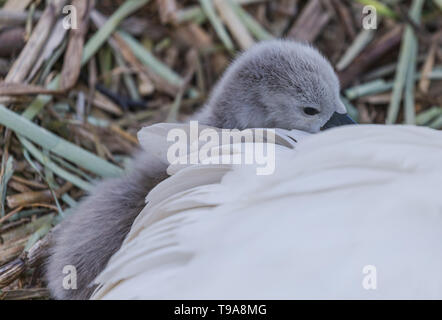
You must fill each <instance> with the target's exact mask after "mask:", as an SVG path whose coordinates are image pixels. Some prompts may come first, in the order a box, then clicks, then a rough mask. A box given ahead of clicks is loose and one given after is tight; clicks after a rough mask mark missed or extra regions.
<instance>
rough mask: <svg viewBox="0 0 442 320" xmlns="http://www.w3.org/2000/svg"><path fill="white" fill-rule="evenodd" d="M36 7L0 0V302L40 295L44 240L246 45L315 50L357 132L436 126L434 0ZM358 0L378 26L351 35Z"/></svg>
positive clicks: (59, 3) (131, 1) (439, 48)
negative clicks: (373, 127)
mask: <svg viewBox="0 0 442 320" xmlns="http://www.w3.org/2000/svg"><path fill="white" fill-rule="evenodd" d="M46 3H47V1H37V0H0V157H1V159H2V162H1V168H0V289H1V290H2V291H0V299H1V298H5V299H42V298H47V297H48V295H47V292H46V290H45V289H44V283H42V280H41V277H40V273H39V268H38V266H39V264H40V262H39V261H38V259H36V257H38V256H39V252H41V250H43V249H44V247H45V241H47V238H45V236H46V235H47V234H48V232H49V231H50V230H51V229H52V228H53V227H54V226H55V225H57V223H58V222H60V221H61V220H62V219H63V218H64V217H66V216H67V215H68V214H69V213H70V212H71V211H72V208H75V206H76V204H77V202H78V201H79V200H80V198H81V197H82V196H83V195H84V194H85V193H86V192H87V191H88V190H90V188H91V187H92V186H93V184H94V181H95V180H97V179H101V178H104V177H111V176H118V175H120V174H121V173H122V172H123V168H124V167H125V164H126V163H127V161H128V159H129V155H130V154H131V153H132V152H133V151H134V150H135V149H136V147H137V138H136V133H137V131H138V130H139V129H140V128H142V127H143V126H146V125H149V124H152V123H155V122H162V121H179V120H184V119H185V118H186V117H187V116H188V115H189V114H192V113H193V112H194V110H196V109H197V108H198V107H199V106H201V104H202V103H203V102H204V100H205V98H206V97H207V95H208V93H209V92H210V89H211V87H212V86H213V85H214V83H215V81H216V79H217V78H218V77H219V75H220V74H221V73H222V71H223V70H224V69H225V68H226V66H227V65H228V63H229V61H230V60H231V59H232V57H234V55H235V53H236V52H238V51H239V50H244V49H247V48H248V47H250V46H251V45H252V44H253V43H254V42H257V41H261V40H265V39H269V38H272V37H277V38H278V37H288V38H293V39H298V40H302V41H308V42H311V43H313V44H315V45H316V46H317V47H319V48H320V49H321V51H322V52H323V53H324V54H325V55H326V56H327V57H328V58H329V59H330V61H331V62H332V63H333V64H334V65H335V66H336V69H337V71H338V73H339V76H340V79H341V83H342V86H343V90H342V95H343V100H344V101H345V103H346V105H347V107H348V111H349V113H350V114H351V116H352V117H353V118H355V119H356V120H358V121H359V122H361V123H409V124H418V125H427V126H430V127H433V128H437V129H441V128H442V96H441V93H442V83H441V81H440V80H441V79H442V67H441V65H442V19H441V16H442V11H441V10H442V2H441V1H440V0H426V1H425V0H412V1H405V0H404V1H400V0H389V1H387V0H385V1H375V0H359V1H350V0H347V1H341V0H310V1H301V0H276V1H266V0H222V1H219V0H199V1H198V0H185V1H176V0H156V1H155V0H150V1H149V0H127V1H122V0H121V1H119V0H114V1H111V0H106V1H103V0H100V1H86V0H74V1H72V2H68V1H65V0H52V1H51V2H50V5H48V6H46ZM68 3H69V4H71V3H72V4H73V5H74V6H75V7H76V8H77V13H78V19H77V20H78V28H77V29H75V30H66V29H64V28H63V24H62V18H63V15H62V13H61V9H62V8H63V6H64V5H66V4H68ZM368 4H370V5H373V6H375V7H376V8H377V12H378V22H379V27H378V29H377V30H364V29H362V23H361V21H362V6H363V5H368ZM79 236H81V235H79ZM42 238H43V239H44V241H39V240H40V239H42ZM1 266H3V267H1Z"/></svg>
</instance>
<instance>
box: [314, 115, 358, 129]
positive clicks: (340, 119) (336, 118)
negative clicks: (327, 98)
mask: <svg viewBox="0 0 442 320" xmlns="http://www.w3.org/2000/svg"><path fill="white" fill-rule="evenodd" d="M347 124H356V122H354V121H353V119H352V118H350V117H349V116H348V114H341V113H337V112H335V113H333V115H332V117H331V118H330V120H328V122H327V123H326V124H324V126H323V127H322V128H321V130H327V129H330V128H333V127H340V126H345V125H347Z"/></svg>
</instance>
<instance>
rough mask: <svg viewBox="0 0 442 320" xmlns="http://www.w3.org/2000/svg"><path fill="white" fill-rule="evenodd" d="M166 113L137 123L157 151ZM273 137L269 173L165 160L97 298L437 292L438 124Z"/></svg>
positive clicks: (440, 259)
mask: <svg viewBox="0 0 442 320" xmlns="http://www.w3.org/2000/svg"><path fill="white" fill-rule="evenodd" d="M170 126H171V125H156V126H153V127H150V128H145V129H143V130H142V131H141V132H140V134H139V138H140V141H141V143H142V145H143V147H144V148H148V149H150V150H153V152H154V153H155V154H156V155H157V156H158V157H159V158H161V159H163V161H165V159H164V157H165V154H166V150H165V148H167V147H168V146H169V145H167V144H166V143H162V142H161V140H157V139H160V138H162V139H163V141H164V140H165V136H166V133H167V132H168V130H169V129H170ZM178 127H181V128H182V127H183V125H179V126H178ZM278 137H279V138H278V140H277V142H276V143H277V144H278V146H277V148H276V161H277V162H276V167H275V168H276V170H275V172H274V174H271V175H261V176H258V175H256V171H255V167H254V166H253V165H252V166H250V165H248V166H246V165H244V166H228V165H188V166H170V167H169V173H171V174H173V175H172V176H171V177H170V178H168V179H166V180H165V181H163V182H162V183H160V184H159V185H158V186H156V187H155V188H154V189H153V190H152V191H151V192H150V194H149V196H148V200H149V204H148V205H147V206H146V207H145V209H144V210H143V211H142V212H141V214H140V215H139V216H138V217H137V219H136V220H135V222H134V224H133V226H132V229H131V231H130V232H129V234H128V236H127V237H126V239H125V241H124V243H123V245H122V247H121V249H120V250H119V251H118V252H117V253H116V254H115V255H114V256H113V257H112V258H111V260H110V261H109V264H108V265H107V267H106V268H105V270H104V271H103V272H102V273H101V274H100V275H99V276H98V278H97V279H96V283H98V284H100V286H99V288H98V289H97V290H96V291H95V293H94V295H93V297H92V298H94V299H311V298H313V299H391V298H394V299H396V298H399V299H421V298H422V299H423V298H430V299H433V298H438V299H440V298H442V272H441V270H442V241H441V239H442V197H441V196H440V190H441V186H442V133H441V132H439V131H435V130H431V129H427V128H419V127H411V126H375V125H367V126H346V127H340V128H336V129H332V130H329V131H325V132H321V133H319V134H314V135H308V134H305V133H302V132H299V131H283V130H281V131H278ZM154 138H155V139H154ZM293 139H294V140H296V141H298V143H295V142H294V140H293ZM153 141H158V142H157V143H153ZM292 147H294V149H292ZM364 272H365V273H364Z"/></svg>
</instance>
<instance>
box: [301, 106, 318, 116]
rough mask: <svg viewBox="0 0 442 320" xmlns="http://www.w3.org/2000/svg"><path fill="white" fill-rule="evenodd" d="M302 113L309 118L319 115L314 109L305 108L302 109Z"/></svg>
mask: <svg viewBox="0 0 442 320" xmlns="http://www.w3.org/2000/svg"><path fill="white" fill-rule="evenodd" d="M304 113H305V114H306V115H309V116H314V115H315V114H318V113H319V110H318V109H316V108H311V107H306V108H304Z"/></svg>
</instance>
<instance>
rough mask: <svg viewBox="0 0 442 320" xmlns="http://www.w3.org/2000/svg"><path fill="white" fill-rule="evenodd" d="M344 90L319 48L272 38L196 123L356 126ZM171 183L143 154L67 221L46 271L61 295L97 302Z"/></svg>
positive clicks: (237, 66) (241, 61) (230, 77)
mask: <svg viewBox="0 0 442 320" xmlns="http://www.w3.org/2000/svg"><path fill="white" fill-rule="evenodd" d="M339 91H340V89H339V81H338V78H337V76H336V74H335V72H334V71H333V68H332V66H331V65H330V63H329V62H328V61H327V60H326V59H325V58H324V57H323V56H322V55H321V54H320V53H319V52H318V51H317V50H316V49H314V48H312V47H311V46H309V45H305V44H301V43H296V42H293V41H287V40H270V41H265V42H261V43H259V44H257V45H255V46H253V47H252V48H251V49H249V50H248V51H246V52H244V53H243V54H241V55H240V56H239V57H238V58H237V59H236V60H235V61H234V62H233V63H232V64H231V66H230V67H229V68H228V69H227V71H226V72H225V73H224V75H223V77H222V78H221V79H220V81H219V82H218V84H217V85H216V86H215V88H214V90H213V91H212V94H211V96H210V98H209V99H208V102H207V103H206V105H205V106H204V107H203V108H202V109H201V111H200V112H198V113H197V114H196V115H195V117H194V119H196V120H199V122H200V123H201V124H206V125H210V126H214V127H219V128H229V129H233V128H236V129H245V128H284V129H298V130H303V131H306V132H310V133H315V132H318V131H319V130H320V128H321V127H324V126H326V127H327V126H328V127H330V126H333V125H340V124H344V123H349V122H348V121H345V120H344V121H342V119H337V118H339V117H340V114H342V117H345V115H344V114H345V112H346V111H345V107H344V105H343V104H342V102H341V100H340V97H339ZM332 115H333V117H332ZM329 120H330V121H329ZM336 120H338V121H337V122H336ZM327 122H328V123H327ZM326 123H327V125H326ZM333 123H335V124H333ZM165 178H167V174H166V167H165V165H164V164H162V163H160V162H159V161H158V160H157V159H156V158H155V157H153V156H151V155H150V154H149V151H148V150H144V151H139V152H138V154H137V155H136V156H135V158H134V164H133V168H132V169H131V170H130V172H128V173H127V174H126V175H125V176H123V177H121V178H116V179H111V180H107V181H104V182H101V183H100V184H98V185H97V186H96V187H95V189H94V191H93V192H92V193H91V194H90V195H89V196H87V197H86V198H85V199H84V200H83V201H82V202H81V203H80V204H79V206H78V208H77V209H76V212H75V213H74V214H72V215H71V216H70V217H69V218H67V219H66V220H65V221H63V222H62V223H61V225H60V227H59V228H58V230H57V231H56V232H55V234H54V241H53V244H52V248H51V249H50V252H49V257H48V261H47V265H46V270H45V272H46V280H47V284H48V287H49V289H50V292H51V294H52V296H53V297H54V298H56V299H87V298H89V297H90V295H91V294H92V292H93V290H94V286H93V284H92V283H93V281H94V279H95V278H96V276H97V275H98V274H99V273H100V272H101V271H102V270H103V269H104V267H105V266H106V264H107V262H108V261H109V259H110V257H111V256H112V255H113V254H114V253H115V252H116V251H117V250H118V249H119V248H120V246H121V244H122V242H123V240H124V238H125V236H126V235H127V233H128V232H129V230H130V228H131V225H132V223H133V221H134V219H135V218H136V217H137V215H138V214H139V213H140V211H141V210H142V209H143V208H144V206H145V197H146V195H147V194H148V192H149V191H150V190H151V189H152V188H153V187H155V186H156V185H157V184H158V183H159V182H161V181H162V180H164V179H165ZM67 265H70V266H74V267H75V268H76V271H77V289H76V290H66V289H64V288H63V278H64V277H65V276H66V275H65V274H63V268H64V267H65V266H67Z"/></svg>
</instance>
